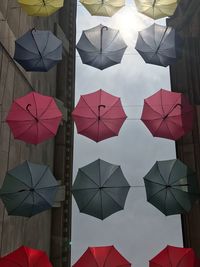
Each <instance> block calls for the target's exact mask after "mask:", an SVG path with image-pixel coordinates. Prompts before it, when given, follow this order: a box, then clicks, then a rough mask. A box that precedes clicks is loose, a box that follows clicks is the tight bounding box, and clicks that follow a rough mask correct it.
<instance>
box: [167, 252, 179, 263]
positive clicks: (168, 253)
mask: <svg viewBox="0 0 200 267" xmlns="http://www.w3.org/2000/svg"><path fill="white" fill-rule="evenodd" d="M167 254H168V257H169V263H170V266H171V267H173V265H172V262H171V258H170V254H169V249H167ZM177 267H178V266H177Z"/></svg>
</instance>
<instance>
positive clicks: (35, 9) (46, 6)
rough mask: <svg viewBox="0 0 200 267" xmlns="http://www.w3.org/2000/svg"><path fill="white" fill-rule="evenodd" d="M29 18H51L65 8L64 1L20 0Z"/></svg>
mask: <svg viewBox="0 0 200 267" xmlns="http://www.w3.org/2000/svg"><path fill="white" fill-rule="evenodd" d="M18 3H19V4H20V5H21V6H22V8H23V9H24V11H25V12H26V13H27V14H28V15H29V16H42V17H46V16H50V15H52V14H53V13H55V12H56V11H57V10H58V9H60V8H61V7H63V5H64V0H18Z"/></svg>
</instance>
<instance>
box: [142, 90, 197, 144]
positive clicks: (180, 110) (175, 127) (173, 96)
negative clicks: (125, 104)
mask: <svg viewBox="0 0 200 267" xmlns="http://www.w3.org/2000/svg"><path fill="white" fill-rule="evenodd" d="M193 119H194V109H193V107H192V106H191V105H190V103H189V101H188V99H187V98H186V96H184V95H183V94H181V93H174V92H170V91H167V90H164V89H160V90H159V91H158V92H156V93H155V94H153V95H152V96H150V97H148V98H146V99H144V107H143V111H142V116H141V120H142V121H143V123H144V124H145V125H146V126H147V128H148V129H149V130H150V132H151V133H152V135H153V136H157V137H163V138H167V139H171V140H178V139H179V138H181V137H182V136H184V135H185V134H187V133H188V132H190V131H191V130H192V128H193Z"/></svg>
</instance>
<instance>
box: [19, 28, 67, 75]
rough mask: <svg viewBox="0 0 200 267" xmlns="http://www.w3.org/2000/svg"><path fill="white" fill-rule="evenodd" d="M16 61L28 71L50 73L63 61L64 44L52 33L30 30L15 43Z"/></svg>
mask: <svg viewBox="0 0 200 267" xmlns="http://www.w3.org/2000/svg"><path fill="white" fill-rule="evenodd" d="M14 59H15V60H16V61H17V62H18V63H19V64H21V65H22V67H23V68H24V69H25V70H26V71H48V70H49V69H51V68H52V67H53V66H54V65H55V64H57V63H58V62H59V61H60V60H62V42H61V40H59V39H58V38H57V37H56V36H55V35H53V33H52V32H50V31H39V30H34V29H33V30H30V31H28V32H27V33H25V34H24V35H23V36H22V37H20V38H19V39H17V40H16V41H15V54H14Z"/></svg>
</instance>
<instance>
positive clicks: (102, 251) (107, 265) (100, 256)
mask: <svg viewBox="0 0 200 267" xmlns="http://www.w3.org/2000/svg"><path fill="white" fill-rule="evenodd" d="M87 266H90V267H119V266H123V267H131V263H130V262H128V261H127V260H126V259H125V258H124V257H123V256H122V255H121V254H120V253H119V251H117V250H116V248H115V247H114V246H105V247H89V248H88V249H87V250H86V251H85V253H84V254H83V255H82V256H81V257H80V259H79V260H78V261H77V262H76V263H75V264H74V265H73V267H87Z"/></svg>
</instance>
